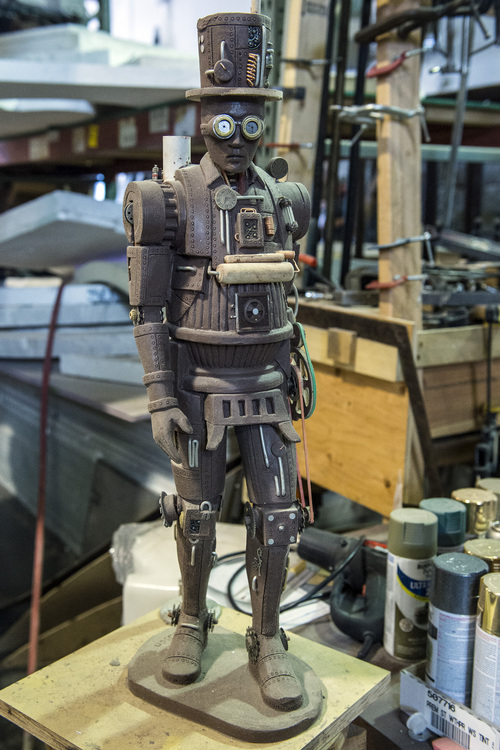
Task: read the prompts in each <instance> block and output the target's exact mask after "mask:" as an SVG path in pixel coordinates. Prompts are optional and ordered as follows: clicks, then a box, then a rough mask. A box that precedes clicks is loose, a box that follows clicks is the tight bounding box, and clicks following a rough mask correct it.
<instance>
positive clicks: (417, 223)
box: [376, 0, 424, 505]
mask: <svg viewBox="0 0 500 750" xmlns="http://www.w3.org/2000/svg"><path fill="white" fill-rule="evenodd" d="M418 6H419V0H402V2H399V1H398V0H377V20H379V21H381V20H383V19H384V18H387V16H388V15H391V14H394V13H399V12H402V11H404V10H408V9H412V8H416V7H418ZM418 46H420V32H419V31H417V32H414V33H413V34H412V35H410V37H409V38H408V39H406V40H404V41H402V40H401V39H399V37H398V36H397V32H396V31H393V32H391V33H390V34H386V35H384V36H383V37H381V38H380V39H379V40H378V46H377V65H379V66H382V65H387V64H389V63H391V62H392V61H393V60H394V59H395V58H397V57H399V56H400V55H402V54H403V53H405V52H409V51H410V50H413V49H415V48H417V47H418ZM419 74H420V58H419V56H418V55H413V56H411V57H409V58H407V59H406V60H405V61H404V62H403V64H402V65H400V66H399V67H398V68H396V69H395V70H394V71H393V72H392V73H389V74H388V75H384V76H381V77H380V78H378V80H377V90H376V100H377V103H378V104H386V105H390V106H396V107H404V108H406V109H417V108H418V107H419V106H420V98H419V77H420V76H419ZM377 142H378V156H377V171H378V177H377V192H378V198H377V212H378V213H377V223H378V242H379V244H380V245H384V244H389V243H391V242H394V241H395V240H398V239H403V238H406V237H417V236H419V235H421V234H422V207H421V153H420V146H421V123H420V119H419V118H418V117H413V118H411V119H406V120H404V121H398V120H396V119H392V118H390V117H385V118H384V120H383V122H381V123H380V125H378V131H377ZM421 270H422V261H421V243H420V242H413V243H411V244H406V245H402V246H401V247H397V248H392V249H389V250H381V251H380V254H379V280H380V281H383V282H389V281H392V280H393V279H394V278H395V277H397V276H413V275H419V274H420V273H421ZM421 290H422V284H421V282H420V281H409V282H406V283H404V284H402V285H400V286H397V287H394V288H392V289H384V290H381V292H380V305H379V309H380V314H381V315H383V316H387V317H394V318H402V319H404V320H411V321H414V322H415V324H416V326H415V330H418V329H419V328H420V327H421V324H422V305H421V299H420V294H421ZM413 343H414V348H415V347H416V336H415V337H414V339H413ZM406 444H407V452H406V462H405V472H404V488H403V497H402V500H403V502H404V503H405V504H411V505H416V504H418V502H419V500H420V499H421V498H422V488H423V473H424V466H423V459H422V453H421V450H420V445H419V442H418V440H417V436H416V429H415V424H414V421H413V415H412V414H411V412H410V414H409V418H408V426H407V443H406Z"/></svg>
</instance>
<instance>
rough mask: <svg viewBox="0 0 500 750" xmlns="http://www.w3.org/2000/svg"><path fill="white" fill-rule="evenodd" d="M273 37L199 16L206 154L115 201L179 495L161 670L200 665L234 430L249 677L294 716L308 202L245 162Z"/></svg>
mask: <svg viewBox="0 0 500 750" xmlns="http://www.w3.org/2000/svg"><path fill="white" fill-rule="evenodd" d="M269 32H270V20H269V18H267V17H266V16H263V15H260V14H257V13H246V14H245V13H233V12H228V13H220V14H215V15H211V16H207V17H206V18H203V19H201V20H200V21H199V22H198V39H199V54H200V69H201V88H200V89H196V90H191V91H188V92H187V94H186V96H187V98H188V99H192V100H195V101H200V103H201V132H202V134H203V136H204V139H205V143H206V146H207V149H208V153H207V154H206V155H205V156H204V157H203V158H202V160H201V163H200V164H199V165H189V166H185V167H182V168H180V169H178V170H177V171H176V172H175V175H174V177H173V179H167V180H165V179H164V180H163V181H161V180H160V179H159V178H158V176H157V175H153V180H148V181H144V182H132V183H130V185H129V186H128V188H127V191H126V195H125V201H124V206H125V227H126V230H127V235H128V238H129V242H130V245H131V246H130V247H129V248H128V267H129V279H130V302H131V305H132V313H131V317H132V318H133V320H134V324H135V328H134V334H135V339H136V342H137V348H138V350H139V355H140V357H141V360H142V363H143V366H144V370H145V373H146V374H145V376H144V384H145V386H146V387H147V390H148V394H149V400H150V402H149V411H150V413H151V420H152V429H153V435H154V439H155V441H156V442H157V443H158V445H159V446H160V447H161V448H162V449H163V450H164V451H165V453H167V455H168V456H169V457H170V458H171V460H172V470H173V475H174V479H175V485H176V492H177V494H176V495H171V496H163V498H162V501H161V505H162V515H163V519H164V522H165V524H166V525H167V526H169V525H171V524H173V523H175V526H176V529H175V531H176V543H177V552H178V558H179V564H180V569H181V576H182V593H183V596H182V606H181V607H180V608H179V609H178V610H177V611H174V612H173V616H172V620H173V623H174V624H176V631H175V634H174V636H173V638H172V641H171V645H170V648H169V650H168V653H167V655H166V658H165V660H164V662H163V665H162V673H163V677H164V678H165V679H166V680H167V681H170V682H172V683H181V684H189V683H191V682H194V681H196V680H197V679H198V677H199V676H200V673H201V664H202V657H203V651H204V649H205V646H206V642H207V634H208V632H209V630H210V629H211V627H212V626H213V624H214V623H213V615H212V614H211V613H210V612H209V611H207V605H206V592H207V585H208V579H209V575H210V571H211V569H212V566H213V564H214V559H215V531H216V528H215V527H216V517H217V514H218V512H219V509H220V504H221V497H222V493H223V488H224V480H225V462H226V431H227V428H228V427H233V428H234V431H235V433H236V437H237V439H238V443H239V449H240V452H241V457H242V462H243V467H244V471H245V475H246V480H247V485H248V493H249V498H250V504H249V506H248V508H247V513H246V522H247V531H248V543H247V552H246V567H247V573H248V579H249V584H250V591H251V604H252V613H253V622H252V627H251V628H249V629H248V632H247V649H248V654H249V660H250V670H251V672H252V674H253V675H254V677H255V679H256V680H257V681H258V683H259V686H260V690H261V695H262V698H263V700H264V701H265V703H267V704H268V705H270V706H271V707H273V708H275V709H277V710H281V711H290V710H294V709H296V708H298V707H299V706H300V705H301V704H302V701H303V695H302V688H301V685H300V683H299V680H298V679H297V677H296V675H295V674H294V671H293V668H292V666H291V663H290V660H289V657H288V655H287V653H286V637H284V634H283V632H282V631H280V628H279V603H280V596H281V593H282V590H283V585H284V580H285V576H286V568H287V560H288V553H289V547H290V544H293V543H294V542H296V541H297V535H298V533H299V530H300V528H301V524H302V523H303V515H304V514H303V512H302V509H301V507H300V504H298V503H297V502H296V481H297V480H296V455H295V443H296V442H298V441H299V440H300V438H299V436H298V435H297V433H296V431H295V429H294V427H293V425H292V420H291V415H290V405H289V391H290V382H291V379H292V381H293V376H292V373H291V363H290V352H291V347H292V350H293V351H295V352H296V353H298V354H297V356H298V357H299V358H300V351H301V350H300V346H301V342H300V334H299V333H298V331H299V327H298V326H297V324H295V322H294V317H293V314H292V311H291V309H290V308H289V306H288V303H287V295H288V294H289V293H290V292H291V290H292V286H293V279H294V273H295V270H296V265H295V256H296V254H297V252H298V245H297V240H298V239H299V238H300V237H302V236H303V235H304V234H305V232H306V230H307V227H308V221H309V212H310V203H309V197H308V194H307V191H306V190H305V188H304V187H303V186H302V185H299V184H295V183H290V182H283V181H278V180H277V179H276V177H277V176H280V177H282V176H283V175H282V174H281V173H280V172H279V171H278V173H276V172H275V174H274V176H273V175H272V174H269V173H268V172H266V171H264V170H262V169H260V168H258V167H256V166H254V164H253V163H252V159H253V157H254V155H255V152H256V149H257V146H258V143H259V140H260V138H261V135H262V132H263V117H264V104H265V102H266V100H273V99H274V100H277V99H279V98H280V97H281V92H279V91H276V90H273V89H270V88H269V87H268V82H267V78H268V73H269V70H270V68H271V66H272V47H271V44H270V40H269ZM281 162H283V160H281ZM281 162H280V163H279V164H278V166H281ZM285 164H286V163H285ZM271 171H272V170H271ZM155 177H156V179H154V178H155ZM295 369H296V368H295ZM295 397H296V396H295ZM292 406H293V404H292Z"/></svg>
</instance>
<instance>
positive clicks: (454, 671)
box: [425, 604, 476, 706]
mask: <svg viewBox="0 0 500 750" xmlns="http://www.w3.org/2000/svg"><path fill="white" fill-rule="evenodd" d="M475 628H476V616H475V615H458V614H452V613H451V612H443V610H442V609H438V607H435V606H434V605H433V604H430V605H429V632H428V640H427V665H426V670H425V677H426V682H427V684H428V685H432V687H434V688H436V689H438V690H442V691H443V693H446V695H449V696H450V697H451V698H454V699H455V700H456V701H458V702H459V703H463V704H464V705H466V706H468V705H470V697H471V690H472V660H473V658H474V630H475Z"/></svg>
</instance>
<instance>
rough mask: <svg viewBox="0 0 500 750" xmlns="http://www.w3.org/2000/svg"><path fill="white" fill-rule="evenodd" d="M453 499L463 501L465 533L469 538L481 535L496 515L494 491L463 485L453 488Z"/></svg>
mask: <svg viewBox="0 0 500 750" xmlns="http://www.w3.org/2000/svg"><path fill="white" fill-rule="evenodd" d="M451 497H452V498H453V500H458V502H459V503H464V505H465V506H466V508H467V526H466V532H465V533H466V535H467V536H468V537H469V539H470V538H473V537H483V536H485V535H486V532H487V531H488V529H489V528H490V526H491V524H492V523H493V522H494V521H495V519H496V517H497V504H498V500H497V496H496V495H495V493H494V492H490V491H488V490H480V489H478V488H477V487H464V488H462V489H460V490H453V492H452V493H451Z"/></svg>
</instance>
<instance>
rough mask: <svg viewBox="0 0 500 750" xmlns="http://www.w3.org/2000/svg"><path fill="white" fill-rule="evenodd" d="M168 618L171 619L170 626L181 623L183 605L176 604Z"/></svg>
mask: <svg viewBox="0 0 500 750" xmlns="http://www.w3.org/2000/svg"><path fill="white" fill-rule="evenodd" d="M168 616H169V617H170V624H171V625H177V623H178V622H179V617H180V616H181V605H180V604H176V605H175V606H174V607H172V609H171V610H170V611H169V612H168Z"/></svg>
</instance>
